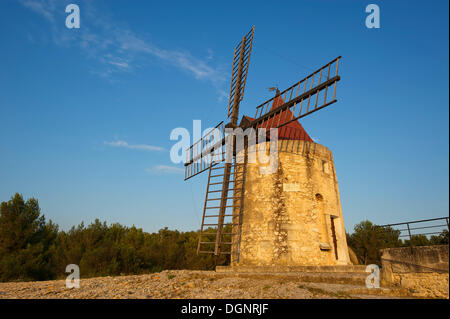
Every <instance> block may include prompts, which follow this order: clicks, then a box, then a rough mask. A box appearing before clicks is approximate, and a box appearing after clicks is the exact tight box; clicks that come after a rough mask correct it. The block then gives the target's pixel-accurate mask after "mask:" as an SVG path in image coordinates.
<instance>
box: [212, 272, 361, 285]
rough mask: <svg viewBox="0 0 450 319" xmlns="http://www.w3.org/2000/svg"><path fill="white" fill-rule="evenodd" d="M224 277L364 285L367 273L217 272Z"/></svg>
mask: <svg viewBox="0 0 450 319" xmlns="http://www.w3.org/2000/svg"><path fill="white" fill-rule="evenodd" d="M218 275H219V276H220V275H223V276H226V277H240V278H252V279H267V278H268V277H271V278H273V277H275V278H277V279H280V280H288V281H291V282H292V281H295V282H317V283H330V284H346V285H365V282H366V277H367V275H368V274H367V273H356V272H353V273H343V272H282V273H275V272H270V273H263V272H254V273H252V272H233V273H232V272H228V273H221V274H218Z"/></svg>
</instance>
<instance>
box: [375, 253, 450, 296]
mask: <svg viewBox="0 0 450 319" xmlns="http://www.w3.org/2000/svg"><path fill="white" fill-rule="evenodd" d="M448 249H449V246H448V245H437V246H419V247H401V248H389V249H382V250H381V263H382V268H381V279H382V285H384V286H399V287H402V288H406V289H408V290H410V291H411V293H412V294H413V295H415V296H418V297H426V298H449V256H448V255H449V251H448Z"/></svg>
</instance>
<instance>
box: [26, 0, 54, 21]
mask: <svg viewBox="0 0 450 319" xmlns="http://www.w3.org/2000/svg"><path fill="white" fill-rule="evenodd" d="M19 2H20V3H21V4H22V5H23V6H25V7H26V8H28V9H30V10H32V11H34V12H36V13H38V14H40V15H42V16H43V17H44V18H46V19H47V20H49V21H51V22H54V16H53V10H54V8H55V2H54V1H52V0H42V1H35V0H19Z"/></svg>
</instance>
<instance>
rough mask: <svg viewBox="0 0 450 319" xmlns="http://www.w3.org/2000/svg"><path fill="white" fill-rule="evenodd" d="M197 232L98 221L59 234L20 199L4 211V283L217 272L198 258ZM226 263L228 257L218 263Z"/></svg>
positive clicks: (0, 209)
mask: <svg viewBox="0 0 450 319" xmlns="http://www.w3.org/2000/svg"><path fill="white" fill-rule="evenodd" d="M197 240H198V232H194V231H191V232H179V231H172V230H168V229H167V228H164V229H161V230H159V231H158V232H157V233H151V234H150V233H146V232H144V231H143V230H142V229H139V228H136V227H134V226H133V227H125V226H122V225H120V224H112V225H110V226H108V225H107V224H106V223H105V222H104V223H101V222H100V221H99V220H96V221H95V222H94V223H92V224H90V225H89V226H85V225H84V224H83V223H82V224H80V225H79V226H77V227H72V229H70V230H69V231H59V230H58V226H57V225H55V224H54V223H52V222H51V221H48V222H46V221H45V217H44V216H43V215H41V214H40V208H39V204H38V201H37V200H36V199H34V198H31V199H28V200H27V201H26V202H25V201H24V199H23V197H22V196H21V195H19V194H16V195H15V196H14V197H12V198H11V200H10V201H8V202H2V204H1V206H0V281H12V280H50V279H58V278H65V277H66V276H67V274H65V272H64V271H65V268H66V266H67V265H68V264H77V265H78V266H79V267H80V271H81V273H82V276H83V277H85V278H86V277H93V276H107V275H111V276H113V275H121V274H141V273H149V272H156V271H161V270H163V269H203V270H208V269H214V267H215V265H216V261H215V260H214V257H213V256H211V255H199V256H197V255H196V250H197ZM226 263H227V257H226V256H222V257H221V258H220V259H218V260H217V264H218V265H223V264H226Z"/></svg>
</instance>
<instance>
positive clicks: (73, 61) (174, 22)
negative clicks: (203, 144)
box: [0, 0, 449, 232]
mask: <svg viewBox="0 0 450 319" xmlns="http://www.w3.org/2000/svg"><path fill="white" fill-rule="evenodd" d="M69 3H76V4H78V5H79V6H80V10H81V28H80V29H78V30H75V29H72V30H70V29H67V28H66V27H65V18H66V15H67V14H66V13H65V12H64V9H65V7H66V5H67V4H69ZM369 3H376V4H378V5H379V7H380V11H381V28H380V29H367V28H366V27H365V23H364V21H365V17H366V15H367V14H366V13H365V7H366V6H367V5H368V4H369ZM238 7H239V8H240V10H236V8H238ZM448 12H449V8H448V1H446V0H445V1H433V2H432V5H430V3H425V2H423V1H350V0H347V1H325V0H323V1H312V0H308V1H298V0H297V1H283V2H279V3H277V4H275V3H274V2H273V1H258V2H256V1H255V2H253V1H252V2H243V1H221V2H216V1H195V2H192V1H191V2H187V1H179V2H167V1H157V2H156V1H138V0H134V1H124V0H114V1H106V0H98V1H84V0H83V1H82V0H72V1H63V0H45V1H44V0H42V1H38V0H36V1H31V0H2V1H1V2H0V36H1V37H0V39H1V40H0V41H1V47H2V49H1V50H0V67H1V72H0V119H1V124H0V150H1V151H0V152H1V153H0V200H1V201H4V200H8V199H9V198H10V197H11V196H12V195H13V194H14V193H15V192H19V193H22V194H23V195H24V197H26V198H28V197H31V196H33V197H36V198H38V199H39V202H40V205H41V209H42V212H43V213H44V214H45V215H46V217H47V218H50V219H52V220H53V221H54V222H56V223H58V224H59V225H60V226H61V227H62V228H63V229H68V228H70V227H71V226H72V225H77V224H79V223H80V222H81V221H84V222H85V223H90V222H91V221H93V220H94V219H95V218H99V219H101V220H106V221H107V222H119V223H121V224H124V225H129V226H131V225H133V224H134V225H136V226H138V227H142V228H143V229H144V230H146V231H150V232H151V231H156V230H158V229H160V228H162V227H169V228H170V229H180V230H191V229H197V228H199V226H200V220H201V211H202V204H203V199H204V192H205V182H206V176H200V177H198V178H195V179H193V180H191V181H188V182H184V181H183V174H182V173H181V174H180V172H179V170H180V168H182V166H181V165H179V166H176V165H175V164H173V163H171V161H170V157H169V150H170V148H171V146H172V145H173V144H174V142H173V141H170V139H169V135H170V132H171V131H172V129H174V128H176V127H185V128H188V129H189V130H192V120H194V119H199V120H202V123H203V124H204V127H205V128H206V127H208V126H214V125H215V124H216V123H218V122H219V121H220V120H223V119H224V118H225V116H226V113H225V110H226V105H227V96H226V95H227V92H228V91H229V76H230V71H231V63H232V55H233V47H234V45H235V44H236V43H237V41H239V40H240V38H241V37H242V36H243V34H244V33H246V32H247V31H248V30H249V29H250V27H251V26H252V25H255V40H254V47H253V52H252V58H251V62H250V70H249V73H248V79H247V81H248V83H247V86H246V93H245V98H244V101H243V103H242V104H241V115H242V114H248V115H250V116H252V115H254V110H255V107H256V106H257V105H258V104H260V103H261V102H263V101H264V100H266V99H268V98H270V97H272V94H273V93H271V92H269V91H268V90H267V88H268V87H270V86H274V85H277V86H278V87H279V88H280V89H283V88H285V87H288V86H290V85H291V84H293V83H294V82H296V81H298V80H300V79H301V78H303V77H304V76H306V75H307V74H309V73H310V72H311V71H312V70H314V69H316V68H317V67H320V66H322V65H323V64H325V63H327V62H328V61H329V60H331V59H333V58H335V57H336V56H338V55H342V57H343V58H342V64H341V67H340V70H341V71H340V73H341V77H342V80H341V82H340V83H339V86H338V91H337V97H338V103H336V104H334V105H333V106H331V107H329V108H327V109H325V110H323V111H320V112H318V113H316V114H314V115H312V116H309V117H308V118H306V119H305V120H304V121H303V122H302V124H303V126H304V127H305V129H306V130H307V131H308V133H309V134H310V135H311V136H312V137H313V138H314V139H316V140H317V141H318V142H319V143H320V144H323V145H325V146H327V147H329V148H330V149H331V150H332V151H333V154H334V160H335V165H336V171H337V176H338V181H339V186H340V192H341V201H342V207H343V213H344V220H345V224H346V227H347V230H348V231H351V230H352V228H353V226H354V225H355V224H356V223H358V222H360V221H361V220H364V219H369V220H371V221H373V222H375V223H378V224H386V223H395V222H401V221H408V220H414V219H423V218H433V217H441V216H448V212H449V206H448V205H449V204H448V203H449V169H448V168H449V148H448V146H449V140H448V136H449V114H448V111H449V93H448V92H449V91H448V85H449V83H448V79H449V74H448V70H449V64H448V61H449V42H448V37H449V34H448V27H449V20H448Z"/></svg>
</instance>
